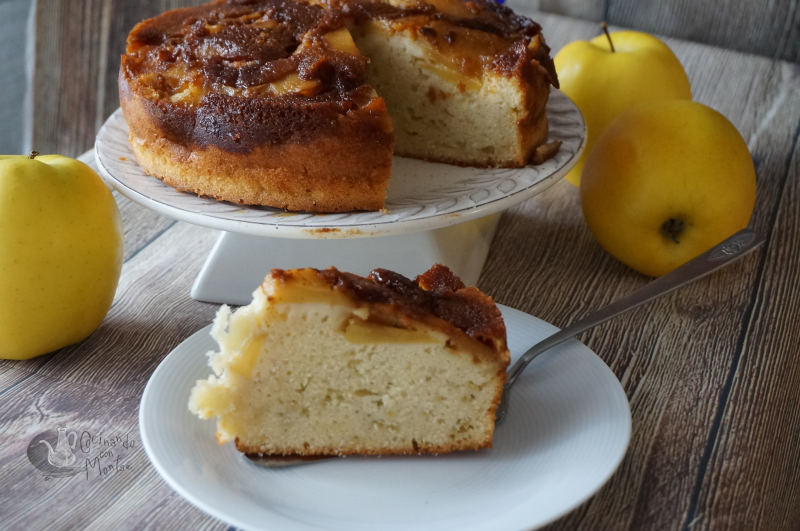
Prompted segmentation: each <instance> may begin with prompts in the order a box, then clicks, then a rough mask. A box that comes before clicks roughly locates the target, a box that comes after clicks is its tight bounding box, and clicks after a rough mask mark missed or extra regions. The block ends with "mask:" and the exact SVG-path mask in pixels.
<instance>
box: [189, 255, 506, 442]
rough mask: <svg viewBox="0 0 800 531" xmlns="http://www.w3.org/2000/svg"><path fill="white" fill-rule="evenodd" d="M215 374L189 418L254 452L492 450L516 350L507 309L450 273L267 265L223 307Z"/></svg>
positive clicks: (203, 384)
mask: <svg viewBox="0 0 800 531" xmlns="http://www.w3.org/2000/svg"><path fill="white" fill-rule="evenodd" d="M211 334H212V336H213V337H214V339H216V341H217V342H218V343H219V345H220V351H219V352H211V353H209V358H210V366H211V368H212V369H213V371H214V374H213V375H211V376H210V377H209V378H208V379H207V380H199V381H198V382H197V385H196V386H195V388H194V389H193V390H192V392H191V397H190V400H189V409H190V410H191V411H192V412H193V413H195V414H196V415H198V416H199V417H200V418H203V419H209V418H213V417H216V419H217V441H218V442H219V443H220V444H223V443H226V442H228V441H231V440H234V441H235V444H236V447H237V448H238V449H239V450H240V451H242V452H247V453H261V454H268V455H313V456H318V455H350V454H362V455H368V454H411V453H440V452H450V451H455V450H468V449H479V448H488V447H491V444H492V435H493V433H494V422H495V411H496V409H497V405H498V403H499V400H500V396H501V394H502V390H503V385H504V384H505V380H506V368H507V366H508V363H509V353H508V349H507V347H506V331H505V326H504V324H503V319H502V316H501V315H500V311H499V310H498V309H497V307H496V306H495V304H494V303H493V302H492V299H491V298H489V297H488V296H486V295H484V294H483V293H481V292H480V291H479V290H478V289H477V288H472V287H470V288H467V287H464V284H463V283H461V281H460V280H459V279H458V278H457V277H456V276H455V275H453V273H451V272H450V270H449V269H447V268H446V267H444V266H440V265H437V266H434V267H433V268H432V269H431V270H430V271H428V272H427V273H425V274H423V275H421V276H420V277H417V279H416V280H415V281H411V280H409V279H407V278H405V277H403V276H401V275H399V274H397V273H393V272H391V271H387V270H383V269H377V270H375V271H373V272H372V273H371V274H370V275H369V276H368V277H367V278H363V277H359V276H356V275H353V274H349V273H344V272H340V271H338V270H336V269H334V268H330V269H326V270H323V271H319V270H316V269H296V270H289V271H282V270H277V269H275V270H272V272H271V273H270V274H269V275H268V276H267V278H266V280H265V281H264V283H263V284H262V285H261V287H259V288H258V289H257V290H256V291H255V293H254V294H253V302H252V303H251V304H250V305H249V306H244V307H241V308H239V309H238V310H237V311H236V312H233V313H232V312H231V310H230V309H229V308H228V307H227V306H223V307H222V308H221V309H220V311H219V313H218V314H217V317H216V319H215V321H214V326H213V329H212V332H211Z"/></svg>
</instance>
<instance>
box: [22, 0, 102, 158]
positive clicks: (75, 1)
mask: <svg viewBox="0 0 800 531" xmlns="http://www.w3.org/2000/svg"><path fill="white" fill-rule="evenodd" d="M104 1H105V0H58V1H55V0H53V1H37V2H36V8H35V9H36V11H35V25H36V30H35V32H36V33H35V34H36V39H35V41H34V57H35V63H34V73H33V78H32V83H31V91H32V97H33V109H32V112H33V120H32V122H31V123H32V132H31V135H32V136H31V146H32V148H33V149H36V150H38V151H40V152H42V153H62V154H65V155H72V156H75V155H78V154H80V153H83V152H84V151H85V150H86V149H88V148H89V147H90V146H91V145H92V144H93V143H94V135H95V132H96V130H95V115H96V113H97V109H96V98H97V86H98V79H99V76H100V74H101V72H100V68H99V64H100V57H101V56H102V54H103V52H102V50H103V49H104V47H105V39H106V36H104V35H102V34H101V32H100V31H98V29H100V28H101V27H103V20H102V19H103V16H104V14H106V15H107V12H106V11H105V10H104V6H103V2H104Z"/></svg>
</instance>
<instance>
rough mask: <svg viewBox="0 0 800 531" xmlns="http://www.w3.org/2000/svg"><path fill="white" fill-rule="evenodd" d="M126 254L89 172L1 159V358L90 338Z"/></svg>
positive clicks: (71, 163) (60, 160)
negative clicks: (123, 253) (123, 254)
mask: <svg viewBox="0 0 800 531" xmlns="http://www.w3.org/2000/svg"><path fill="white" fill-rule="evenodd" d="M122 250H123V235H122V222H121V219H120V214H119V209H118V208H117V203H116V202H115V201H114V197H113V196H112V195H111V192H110V191H109V189H108V187H107V186H106V185H105V183H103V181H102V179H100V177H99V176H98V175H97V173H95V172H94V170H92V169H91V168H90V167H89V166H87V165H86V164H84V163H82V162H80V161H77V160H75V159H71V158H67V157H62V156H59V155H46V156H41V157H38V156H36V152H33V153H31V155H30V156H5V155H4V156H0V358H4V359H28V358H32V357H34V356H38V355H40V354H46V353H48V352H52V351H54V350H57V349H59V348H61V347H65V346H67V345H70V344H72V343H76V342H78V341H81V340H82V339H84V338H86V337H87V336H89V334H91V333H92V332H93V331H94V330H95V329H96V328H97V327H98V326H99V325H100V323H101V321H102V320H103V318H104V317H105V315H106V313H108V310H109V308H110V307H111V303H112V301H113V300H114V293H115V291H116V289H117V282H118V281H119V275H120V271H121V269H122Z"/></svg>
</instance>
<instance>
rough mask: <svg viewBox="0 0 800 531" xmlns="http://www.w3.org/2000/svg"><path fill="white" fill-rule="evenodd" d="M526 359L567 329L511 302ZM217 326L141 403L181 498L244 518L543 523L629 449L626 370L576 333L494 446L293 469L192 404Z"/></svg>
mask: <svg viewBox="0 0 800 531" xmlns="http://www.w3.org/2000/svg"><path fill="white" fill-rule="evenodd" d="M501 311H502V312H503V317H504V318H505V321H506V327H507V329H508V341H509V347H510V350H511V354H512V356H511V358H512V362H513V361H514V360H515V359H516V358H518V357H519V356H520V355H521V354H522V353H523V352H524V351H525V350H526V349H527V348H528V347H530V346H531V345H533V344H534V343H535V342H537V341H538V340H540V339H542V338H544V337H546V336H548V335H550V334H552V333H554V332H556V331H557V329H556V328H555V327H554V326H552V325H549V324H547V323H545V322H544V321H541V320H539V319H537V318H535V317H532V316H530V315H527V314H525V313H522V312H519V311H517V310H512V309H510V308H507V307H501ZM209 328H210V327H207V328H204V329H203V330H201V331H200V332H198V333H196V334H195V335H193V336H192V337H190V338H189V339H187V340H186V341H184V342H183V343H181V344H180V345H179V346H178V347H177V348H176V349H175V350H173V351H172V353H170V354H169V356H167V358H166V359H165V360H164V361H163V362H162V363H161V365H159V367H158V368H157V369H156V371H155V372H154V373H153V376H152V377H151V378H150V381H149V383H148V384H147V387H146V388H145V391H144V395H143V396H142V403H141V407H140V409H139V426H140V430H141V436H142V442H143V443H144V448H145V450H146V451H147V455H148V456H149V457H150V461H151V462H152V463H153V466H154V467H155V468H156V470H157V471H158V472H159V474H161V476H162V477H163V478H164V479H165V480H166V482H167V483H168V484H169V485H170V486H171V487H172V488H173V489H175V490H176V491H177V492H178V493H179V494H180V495H181V496H183V497H184V498H186V499H187V500H188V501H189V502H191V503H192V504H194V505H195V506H197V507H198V508H200V509H201V510H203V511H205V512H207V513H208V514H210V515H212V516H214V517H216V518H218V519H220V520H222V521H224V522H226V523H228V524H230V525H233V526H236V527H238V528H242V529H281V530H298V531H299V530H305V531H308V530H342V531H360V530H365V531H366V530H370V531H373V530H374V531H381V530H408V529H414V530H415V531H431V530H444V529H448V530H456V529H458V530H459V531H475V530H490V531H496V530H498V529H503V530H505V531H513V530H521V529H531V528H534V527H539V526H542V525H544V524H546V523H548V522H551V521H552V520H555V519H556V518H558V517H560V516H562V515H564V514H565V513H567V512H568V511H570V510H571V509H573V508H575V507H577V506H578V505H579V504H580V503H582V502H583V501H585V500H586V499H587V498H589V496H591V495H592V494H593V493H594V492H595V491H597V490H598V489H599V488H600V487H601V486H602V485H603V484H604V483H605V482H606V480H608V478H609V477H610V476H611V474H612V473H613V472H614V470H615V469H616V468H617V466H618V465H619V463H620V461H621V460H622V457H623V455H624V454H625V450H626V448H627V446H628V440H629V438H630V433H631V416H630V410H629V408H628V401H627V399H626V397H625V393H624V392H623V390H622V388H621V386H620V384H619V382H618V381H617V379H616V377H615V376H614V373H612V372H611V370H610V369H609V368H608V367H607V366H606V365H605V364H604V363H603V361H602V360H601V359H600V358H598V357H597V356H596V355H595V354H594V353H593V352H592V351H591V350H589V349H588V348H586V347H585V346H584V345H583V344H581V343H579V342H578V341H575V340H572V341H569V342H567V343H564V344H562V345H561V346H559V347H556V348H554V349H553V350H551V351H550V352H547V353H545V354H543V355H542V356H540V357H539V358H537V359H536V360H535V361H534V362H533V363H531V365H530V366H529V367H528V369H527V370H526V371H525V373H524V374H523V375H522V376H521V377H520V379H519V381H518V382H517V383H516V385H515V387H514V389H513V391H512V396H511V407H510V411H509V414H508V416H507V418H506V419H505V420H504V421H503V423H502V424H500V425H499V426H498V427H497V429H496V430H495V435H494V447H493V448H492V449H491V450H481V451H477V452H474V451H469V452H458V453H452V454H445V455H439V456H403V457H383V458H377V457H347V458H344V459H330V460H323V461H319V462H316V463H312V464H307V465H301V466H297V467H288V468H281V469H265V468H261V467H259V466H258V465H255V464H253V463H251V462H250V461H249V460H247V459H246V458H245V457H244V456H243V455H241V454H240V453H239V452H238V451H237V450H236V449H235V447H234V446H233V444H232V443H229V444H225V445H223V446H218V445H217V443H216V441H215V440H214V433H215V430H216V423H215V422H214V421H212V420H200V419H199V418H197V417H195V416H194V415H192V414H191V413H190V412H189V409H188V406H187V404H188V401H189V392H190V390H191V388H192V387H193V386H194V384H195V381H196V380H199V379H205V378H207V377H208V375H209V374H210V373H211V369H210V368H209V367H208V365H207V357H206V355H205V354H206V352H207V351H209V350H214V349H216V343H215V342H214V341H213V340H212V339H211V338H210V336H209V334H208V330H209Z"/></svg>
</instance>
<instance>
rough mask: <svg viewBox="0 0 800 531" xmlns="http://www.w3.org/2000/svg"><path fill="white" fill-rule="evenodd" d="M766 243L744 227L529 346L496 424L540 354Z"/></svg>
mask: <svg viewBox="0 0 800 531" xmlns="http://www.w3.org/2000/svg"><path fill="white" fill-rule="evenodd" d="M762 243H764V237H763V236H760V235H759V234H757V233H756V232H755V231H752V230H750V229H744V230H740V231H739V232H737V233H736V234H734V235H733V236H731V237H730V238H728V239H726V240H725V241H723V242H722V243H720V244H718V245H717V246H715V247H713V248H712V249H709V250H708V251H706V252H705V253H703V254H701V255H700V256H698V257H697V258H694V259H692V260H690V261H688V262H686V263H685V264H683V265H682V266H680V267H678V268H676V269H674V270H672V271H671V272H669V273H667V274H666V275H664V276H662V277H659V278H657V279H656V280H654V281H652V282H650V283H649V284H647V285H645V286H643V287H641V288H639V289H638V290H636V291H634V292H633V293H631V294H629V295H627V296H625V297H623V298H621V299H618V300H616V301H614V302H612V303H611V304H609V305H608V306H605V307H604V308H601V309H600V310H597V311H596V312H594V313H591V314H589V315H587V316H586V317H584V318H583V319H580V320H578V321H575V322H574V323H572V324H571V325H569V326H568V327H566V328H564V329H563V330H561V331H559V332H556V333H555V334H553V335H552V336H549V337H547V338H545V339H543V340H542V341H540V342H539V343H536V344H535V345H534V346H532V347H531V348H529V349H528V350H527V352H525V354H523V355H522V357H520V359H519V360H517V362H516V363H515V364H514V366H513V367H511V369H510V370H509V371H508V379H507V380H506V385H505V387H503V396H502V398H501V399H500V404H499V405H498V407H497V415H496V417H495V424H496V425H497V424H500V422H502V420H503V419H504V418H505V417H506V413H508V404H509V395H510V392H511V388H512V387H513V386H514V383H515V382H516V381H517V378H518V377H519V375H520V374H521V373H522V371H524V370H525V367H527V366H528V364H529V363H530V362H531V361H533V360H534V359H535V358H536V357H537V356H539V355H540V354H542V353H543V352H545V351H547V350H550V349H551V348H553V347H555V346H557V345H560V344H561V343H563V342H564V341H567V340H568V339H571V338H572V337H574V336H576V335H578V334H580V333H581V332H584V331H586V330H588V329H590V328H593V327H595V326H597V325H599V324H601V323H604V322H606V321H608V320H609V319H611V318H613V317H616V316H618V315H620V314H622V313H625V312H627V311H628V310H632V309H634V308H637V307H639V306H641V305H642V304H644V303H646V302H650V301H652V300H654V299H657V298H659V297H661V296H662V295H666V294H667V293H670V292H672V291H674V290H676V289H678V288H680V287H683V286H685V285H686V284H689V283H691V282H694V281H695V280H697V279H699V278H702V277H704V276H706V275H708V274H709V273H713V272H714V271H716V270H718V269H720V268H723V267H725V266H726V265H728V264H730V263H732V262H735V261H736V260H738V259H739V258H741V257H743V256H744V255H746V254H747V253H749V252H750V251H752V250H753V249H755V248H756V247H758V246H759V245H761V244H762ZM247 457H248V458H249V459H250V460H251V461H253V462H254V463H256V464H258V465H260V466H263V467H266V468H275V467H283V466H290V465H298V464H302V463H309V462H313V461H316V460H319V459H325V458H326V457H327V456H320V457H304V456H258V455H248V456H247Z"/></svg>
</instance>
